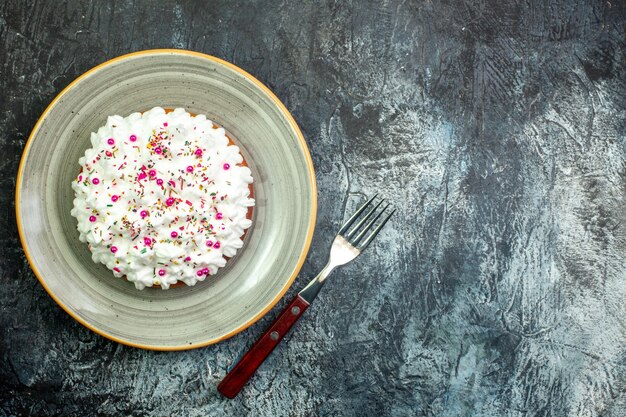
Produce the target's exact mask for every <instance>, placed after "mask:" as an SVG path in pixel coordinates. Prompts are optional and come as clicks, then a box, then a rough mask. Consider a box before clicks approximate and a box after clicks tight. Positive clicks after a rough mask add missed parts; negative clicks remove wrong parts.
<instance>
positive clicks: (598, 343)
mask: <svg viewBox="0 0 626 417" xmlns="http://www.w3.org/2000/svg"><path fill="white" fill-rule="evenodd" d="M625 26H626V7H625V4H624V2H623V1H620V0H610V1H591V0H589V1H574V0H572V1H567V0H564V1H532V0H528V1H516V2H502V1H499V0H482V1H481V0H465V1H455V0H447V1H438V0H425V1H397V0H392V1H382V2H380V1H372V2H365V1H360V2H350V1H346V2H344V1H337V2H330V1H326V2H323V3H317V2H309V3H307V4H301V3H300V2H296V1H293V2H278V1H272V2H265V1H255V2H230V1H223V2H211V3H208V4H205V2H203V1H188V2H172V1H163V2H157V1H152V2H142V1H115V2H110V3H109V2H99V1H85V2H66V1H20V0H2V2H0V146H1V149H2V155H1V157H0V173H1V176H0V189H1V190H2V192H1V193H0V231H1V232H2V233H1V235H0V258H1V259H0V308H1V309H2V310H1V312H0V334H1V339H0V416H5V415H6V416H9V415H37V416H38V415H63V416H91V415H132V416H144V415H145V416H170V415H171V416H207V415H221V414H230V415H238V416H243V415H260V416H308V415H323V416H366V415H368V416H369V415H374V416H474V415H475V416H515V417H517V416H520V417H521V416H615V417H617V416H624V415H626V297H625V296H626V225H625V220H626V211H625V210H624V209H625V207H626V204H625V203H626V202H625V201H624V199H625V197H626V139H625V134H626V116H625V113H624V112H625V108H626V58H625V51H626V48H625ZM155 47H173V48H186V49H192V50H197V51H201V52H206V53H209V54H212V55H215V56H218V57H221V58H224V59H226V60H229V61H231V62H233V63H235V64H236V65H239V66H241V67H242V68H244V69H246V70H248V71H249V72H251V73H252V74H254V75H255V76H257V77H258V78H259V79H261V80H262V81H263V82H265V83H266V84H267V85H269V86H270V88H271V89H273V90H274V91H275V92H276V94H277V95H278V96H279V97H280V98H281V99H282V100H283V101H284V102H285V104H286V106H287V108H289V109H290V110H291V111H292V112H293V115H294V117H295V118H296V120H297V121H298V123H299V124H300V126H301V127H302V130H303V132H304V134H305V136H306V138H307V141H308V143H309V146H310V149H311V153H312V156H313V161H314V164H315V168H316V170H317V179H318V185H319V218H318V222H317V230H316V233H315V237H314V240H313V246H312V248H313V249H312V250H311V252H310V256H309V259H308V261H307V263H306V264H305V266H304V268H303V270H302V273H301V275H300V277H299V278H298V280H296V282H295V285H294V287H293V288H292V290H291V291H290V293H289V294H290V295H292V294H294V292H295V290H296V289H299V288H301V287H302V286H303V284H304V283H305V277H307V276H311V275H312V274H314V273H315V272H316V271H317V270H319V269H320V268H321V267H322V266H323V264H324V262H325V260H326V259H325V257H326V253H327V250H328V247H329V243H330V241H331V239H332V236H333V234H334V232H335V230H336V228H337V224H338V223H339V221H340V220H341V219H342V218H344V216H345V215H346V214H347V213H349V212H351V211H352V210H353V209H354V207H355V206H356V205H357V204H358V203H359V202H360V201H361V200H362V198H363V196H364V194H371V193H372V192H374V191H375V190H378V191H380V192H381V193H382V194H383V195H385V196H387V197H389V198H392V199H394V200H396V206H397V208H398V215H397V217H396V219H395V221H394V222H393V223H391V224H390V226H388V228H387V229H386V230H385V232H384V233H382V235H381V237H380V239H379V240H378V241H377V242H376V244H375V245H373V247H372V248H371V249H370V250H368V252H366V254H365V255H364V256H363V257H362V258H361V259H359V260H358V261H357V262H354V263H353V264H351V265H349V266H347V267H345V268H344V269H343V270H341V271H340V272H338V273H337V274H336V275H335V276H334V277H333V279H332V280H331V282H330V285H328V286H327V287H326V288H325V289H324V291H323V293H322V294H321V297H320V298H319V299H318V301H319V303H317V304H316V305H314V306H313V308H311V309H310V310H309V311H308V312H307V315H306V317H305V319H304V320H303V321H302V322H301V323H300V325H299V327H298V328H297V332H296V333H295V334H293V335H292V336H291V337H288V338H287V339H286V343H284V344H283V345H282V346H280V348H279V349H278V350H277V351H276V352H275V354H274V355H272V357H271V358H270V359H269V360H268V361H267V362H266V364H265V366H263V368H262V369H261V370H260V372H259V374H258V375H257V377H256V378H255V379H254V381H253V382H252V383H251V384H250V385H249V386H248V387H247V388H246V389H245V391H244V392H243V393H242V395H241V396H240V397H238V398H237V399H235V400H233V401H230V400H225V399H223V398H221V397H220V395H219V394H218V393H217V391H216V384H217V382H218V381H219V380H220V379H221V377H223V376H224V374H225V371H226V369H227V367H228V366H230V364H231V363H232V360H233V359H234V358H236V357H237V356H238V355H240V354H241V353H242V352H244V350H245V349H246V347H247V346H248V345H249V344H250V343H251V342H252V341H253V339H254V338H255V336H257V335H258V334H259V333H260V332H261V331H262V330H263V329H264V328H265V327H266V326H267V324H268V323H269V320H270V319H272V318H273V317H274V316H275V315H276V313H277V311H276V310H274V311H272V312H271V313H270V314H268V316H267V317H265V318H264V319H263V320H261V321H260V322H259V323H257V324H255V325H254V326H252V327H251V328H249V329H248V330H246V331H244V332H243V333H241V334H239V335H237V336H235V337H234V338H232V339H230V340H228V341H226V342H223V343H220V344H219V345H217V346H211V347H208V348H204V349H198V350H195V351H190V352H180V353H155V352H147V351H142V350H138V349H133V348H128V347H125V346H121V345H118V344H116V343H113V342H110V341H108V340H106V339H104V338H101V337H99V336H97V335H95V334H94V333H92V332H90V331H89V330H87V329H86V328H83V327H82V326H80V325H79V324H77V323H76V322H74V320H73V319H72V318H71V317H69V316H68V315H67V314H66V313H64V312H63V311H62V310H61V309H60V308H59V307H57V306H56V305H55V303H54V302H53V300H52V299H51V298H50V297H49V296H48V295H47V294H46V293H45V292H44V290H43V289H42V287H41V286H40V285H39V283H38V282H37V280H36V279H35V277H34V275H33V274H32V273H31V271H30V269H29V267H28V265H27V263H26V260H25V258H24V256H23V254H22V250H21V248H20V244H19V240H18V235H17V231H16V226H15V215H14V211H13V210H14V205H13V197H14V192H13V189H14V184H15V174H16V171H17V167H18V161H19V157H20V154H21V151H22V149H23V147H24V144H25V141H26V138H27V136H28V134H29V131H30V129H31V128H32V127H33V125H34V123H35V121H36V120H37V118H38V117H39V115H40V114H41V112H42V111H43V109H44V108H45V106H46V105H47V104H48V103H49V102H50V101H51V99H52V98H53V97H54V96H55V95H56V94H57V93H58V92H59V91H60V90H61V89H62V88H63V87H64V86H66V85H67V84H68V83H69V82H70V81H71V80H72V79H74V78H75V77H77V76H78V75H79V74H81V73H83V72H84V71H86V70H87V69H89V68H91V67H93V66H94V65H96V64H99V63H101V62H103V61H105V60H107V59H109V58H112V57H115V56H117V55H120V54H124V53H127V52H130V51H136V50H141V49H148V48H155ZM284 304H285V301H282V302H281V303H280V306H284Z"/></svg>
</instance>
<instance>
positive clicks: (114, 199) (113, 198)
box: [111, 194, 120, 203]
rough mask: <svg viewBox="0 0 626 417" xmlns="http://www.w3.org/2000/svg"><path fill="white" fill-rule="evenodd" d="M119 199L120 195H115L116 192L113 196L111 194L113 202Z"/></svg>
mask: <svg viewBox="0 0 626 417" xmlns="http://www.w3.org/2000/svg"><path fill="white" fill-rule="evenodd" d="M119 199H120V197H119V196H118V195H115V194H114V195H112V196H111V201H112V202H114V203H115V202H116V201H117V200H119Z"/></svg>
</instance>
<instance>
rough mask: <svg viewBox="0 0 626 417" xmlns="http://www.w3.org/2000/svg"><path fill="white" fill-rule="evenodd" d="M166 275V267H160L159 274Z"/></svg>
mask: <svg viewBox="0 0 626 417" xmlns="http://www.w3.org/2000/svg"><path fill="white" fill-rule="evenodd" d="M163 275H165V269H159V276H160V277H162V276H163Z"/></svg>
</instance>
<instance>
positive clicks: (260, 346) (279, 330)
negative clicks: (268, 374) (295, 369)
mask: <svg viewBox="0 0 626 417" xmlns="http://www.w3.org/2000/svg"><path fill="white" fill-rule="evenodd" d="M308 307H309V303H308V302H307V301H306V300H305V299H304V298H302V297H301V296H300V295H299V294H298V295H296V297H295V298H294V299H293V300H292V301H291V303H289V305H288V306H287V307H286V308H285V309H284V310H283V312H282V313H280V315H279V316H278V318H277V319H276V320H275V321H274V323H273V324H272V325H271V326H270V327H269V328H268V329H267V330H266V331H265V333H263V335H261V337H260V338H259V339H258V340H257V341H256V342H255V343H254V345H252V347H251V348H250V350H248V352H247V353H246V354H245V355H244V356H243V357H242V358H241V360H240V361H239V362H238V363H237V365H235V367H234V368H233V369H231V371H230V372H229V373H228V374H227V375H226V376H225V377H224V379H223V380H222V382H220V384H219V385H218V386H217V390H218V391H219V392H221V393H222V395H224V396H225V397H228V398H235V397H236V396H237V394H239V391H241V389H242V388H243V386H244V385H246V383H247V382H248V380H249V379H250V377H252V375H254V372H255V371H256V370H257V368H258V367H259V366H261V364H262V363H263V361H265V359H266V358H267V357H268V356H269V354H270V353H272V351H273V350H274V348H275V347H276V346H277V345H278V344H279V343H280V341H281V340H283V337H284V336H285V334H287V332H288V331H289V329H291V327H292V326H293V325H294V324H295V323H296V322H297V321H298V319H299V318H300V317H301V316H302V314H304V311H305V310H306V309H307V308H308Z"/></svg>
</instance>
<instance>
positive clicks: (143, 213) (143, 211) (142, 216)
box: [139, 210, 148, 219]
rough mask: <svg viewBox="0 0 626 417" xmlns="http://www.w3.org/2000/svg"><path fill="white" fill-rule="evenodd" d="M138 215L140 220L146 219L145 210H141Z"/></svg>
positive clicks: (146, 213)
mask: <svg viewBox="0 0 626 417" xmlns="http://www.w3.org/2000/svg"><path fill="white" fill-rule="evenodd" d="M139 215H140V216H141V218H142V219H145V218H146V217H148V212H147V211H146V210H141V213H139Z"/></svg>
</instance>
